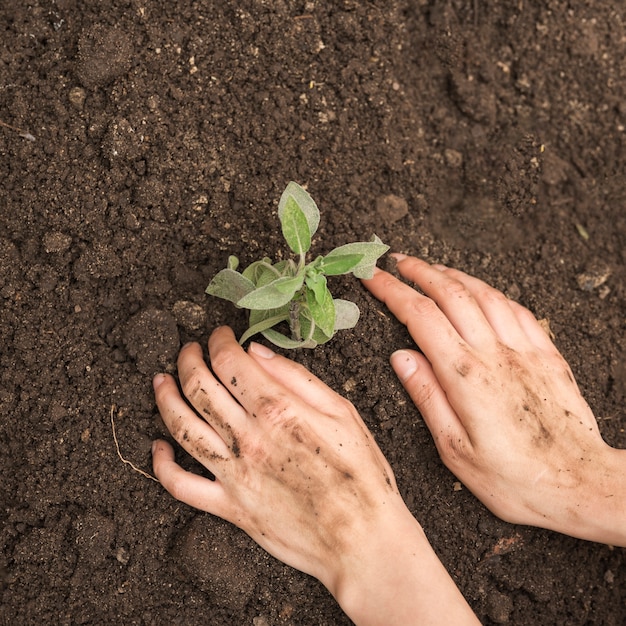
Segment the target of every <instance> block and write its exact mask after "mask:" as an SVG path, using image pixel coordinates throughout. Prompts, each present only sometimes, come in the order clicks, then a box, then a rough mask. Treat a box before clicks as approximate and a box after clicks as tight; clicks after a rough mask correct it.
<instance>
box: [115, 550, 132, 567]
mask: <svg viewBox="0 0 626 626" xmlns="http://www.w3.org/2000/svg"><path fill="white" fill-rule="evenodd" d="M115 558H116V559H117V560H118V561H119V562H120V563H121V564H122V565H128V561H130V554H129V552H128V550H127V549H126V548H123V547H119V548H118V549H117V550H116V551H115Z"/></svg>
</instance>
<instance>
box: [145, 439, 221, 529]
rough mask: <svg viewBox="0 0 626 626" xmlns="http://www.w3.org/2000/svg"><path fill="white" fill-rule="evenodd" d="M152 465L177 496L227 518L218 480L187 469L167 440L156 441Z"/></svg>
mask: <svg viewBox="0 0 626 626" xmlns="http://www.w3.org/2000/svg"><path fill="white" fill-rule="evenodd" d="M152 469H153V470H154V475H155V476H156V477H157V478H158V479H159V482H160V483H161V484H162V485H163V487H164V488H165V489H166V490H167V491H168V492H169V493H170V494H171V495H172V496H173V497H174V498H176V500H180V501H181V502H184V503H185V504H188V505H189V506H193V507H195V508H197V509H201V510H202V511H206V512H207V513H212V514H213V515H217V516H219V517H222V518H224V519H226V518H227V515H228V514H229V507H228V505H227V496H226V492H225V491H224V488H223V486H222V484H221V483H220V482H219V480H210V479H208V478H204V477H202V476H198V475H197V474H194V473H193V472H188V471H186V470H184V469H183V468H182V467H180V465H178V463H176V461H175V460H174V449H173V448H172V446H170V444H169V443H167V442H166V441H162V440H157V441H155V442H154V444H153V446H152Z"/></svg>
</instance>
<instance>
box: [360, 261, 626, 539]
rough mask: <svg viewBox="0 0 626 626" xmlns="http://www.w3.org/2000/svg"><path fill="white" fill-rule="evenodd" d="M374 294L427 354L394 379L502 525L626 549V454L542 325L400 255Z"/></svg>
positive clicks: (415, 356)
mask: <svg viewBox="0 0 626 626" xmlns="http://www.w3.org/2000/svg"><path fill="white" fill-rule="evenodd" d="M395 256H396V259H397V260H398V264H397V268H398V271H399V272H400V274H401V275H402V276H403V277H404V278H406V279H408V280H410V281H412V282H413V283H415V285H417V287H418V288H419V289H420V290H421V292H423V293H420V292H419V291H417V290H415V289H413V288H412V287H411V286H409V285H407V284H405V283H403V282H402V281H400V280H398V279H396V278H394V277H393V276H392V275H391V274H388V273H386V272H383V271H378V272H377V273H376V275H375V276H374V278H373V279H371V280H367V281H364V284H365V285H366V287H367V288H368V289H369V290H370V291H371V292H372V293H373V294H374V295H375V296H376V297H377V298H378V299H379V300H382V301H383V302H385V304H386V305H387V306H388V307H389V309H390V310H391V312H392V313H394V315H395V316H396V317H397V318H398V319H399V320H400V321H401V322H402V323H403V324H406V326H407V328H408V330H409V332H410V334H411V336H412V337H413V339H414V340H415V342H416V343H417V345H418V346H419V348H420V349H421V351H422V353H423V354H421V353H419V352H417V351H414V350H401V351H398V352H396V353H395V354H393V355H392V357H391V362H392V366H393V368H394V370H395V371H396V373H397V374H398V376H399V377H400V379H401V380H402V382H403V384H404V386H405V388H406V389H407V391H408V393H409V395H410V396H411V398H412V399H413V401H414V402H415V404H416V406H417V407H418V409H419V410H420V412H421V413H422V415H423V417H424V420H425V421H426V423H427V425H428V427H429V429H430V431H431V433H432V435H433V437H434V440H435V444H436V446H437V449H438V451H439V454H440V456H441V458H442V460H443V462H444V463H445V464H446V466H447V467H448V468H449V469H450V470H451V471H452V472H453V473H454V474H455V475H456V476H457V477H458V478H459V479H460V480H461V481H462V482H463V483H464V484H465V485H466V486H467V487H468V488H469V489H470V490H471V491H472V492H473V493H474V494H475V495H476V496H477V497H478V498H479V499H480V500H481V501H482V502H483V503H484V504H485V505H486V506H487V507H488V508H489V509H490V510H491V511H492V512H493V513H495V514H496V515H497V516H499V517H501V518H502V519H504V520H506V521H509V522H513V523H520V524H529V525H534V526H540V527H543V528H549V529H552V530H557V531H560V532H563V533H566V534H569V535H572V536H575V537H580V538H584V539H590V540H594V541H601V542H604V543H611V544H615V545H621V546H626V451H624V450H615V449H614V448H611V447H609V446H608V445H607V444H606V443H605V442H604V441H603V440H602V438H601V436H600V432H599V430H598V425H597V423H596V420H595V418H594V415H593V413H592V411H591V409H590V408H589V406H588V404H587V403H586V402H585V400H584V398H583V397H582V395H581V393H580V391H579V389H578V386H577V385H576V382H575V381H574V377H573V375H572V371H571V369H570V368H569V366H568V364H567V363H566V362H565V360H564V359H563V357H562V356H561V354H560V353H559V351H558V350H557V349H556V347H555V346H554V344H553V343H552V341H551V340H550V338H549V337H548V335H547V334H546V332H545V331H544V330H543V328H542V327H541V326H540V325H539V323H538V322H537V320H536V319H535V317H534V316H533V315H532V314H531V313H530V312H529V311H528V310H527V309H525V308H524V307H522V306H521V305H519V304H517V303H515V302H513V301H511V300H509V299H507V298H506V297H505V296H504V295H503V294H502V293H500V292H499V291H497V290H496V289H493V288H491V287H489V286H488V285H487V284H485V283H484V282H482V281H480V280H478V279H476V278H473V277H471V276H469V275H467V274H465V273H463V272H460V271H458V270H453V269H449V268H446V267H443V266H431V265H429V264H428V263H425V262H424V261H421V260H419V259H416V258H413V257H407V256H404V255H395Z"/></svg>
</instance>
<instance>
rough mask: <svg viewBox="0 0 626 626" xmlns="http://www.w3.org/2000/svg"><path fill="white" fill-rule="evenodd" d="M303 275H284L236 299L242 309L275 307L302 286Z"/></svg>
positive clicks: (287, 299) (284, 302)
mask: <svg viewBox="0 0 626 626" xmlns="http://www.w3.org/2000/svg"><path fill="white" fill-rule="evenodd" d="M303 282H304V277H303V276H293V277H292V276H284V277H283V278H278V279H276V280H275V281H273V282H271V283H269V284H267V285H265V286H263V287H259V288H258V289H255V290H254V291H251V292H249V293H248V294H246V295H245V296H244V297H243V298H241V299H240V300H238V301H237V306H240V307H242V308H244V309H277V308H279V307H281V306H283V305H285V304H287V303H288V302H289V301H290V300H291V299H292V298H293V297H294V295H295V294H296V292H297V291H298V289H300V288H301V287H302V283H303Z"/></svg>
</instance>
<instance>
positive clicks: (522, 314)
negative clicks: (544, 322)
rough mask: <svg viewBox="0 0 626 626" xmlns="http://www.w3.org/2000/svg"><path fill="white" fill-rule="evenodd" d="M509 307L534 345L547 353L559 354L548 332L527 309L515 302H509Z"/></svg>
mask: <svg viewBox="0 0 626 626" xmlns="http://www.w3.org/2000/svg"><path fill="white" fill-rule="evenodd" d="M509 306H510V307H511V310H512V311H513V313H514V315H515V317H516V318H517V321H518V324H519V325H520V326H521V327H522V328H523V329H524V333H526V336H527V337H528V338H529V339H530V341H531V342H532V343H533V345H535V346H536V347H537V348H540V349H541V350H545V351H547V352H558V350H557V348H556V346H555V345H554V343H552V340H551V339H550V336H549V335H548V333H547V332H546V330H545V329H544V328H543V327H542V326H541V324H540V323H539V322H538V321H537V318H536V317H535V316H534V315H533V314H532V313H531V312H530V311H529V310H528V309H527V308H526V307H523V306H522V305H521V304H519V303H517V302H514V301H513V300H509Z"/></svg>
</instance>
